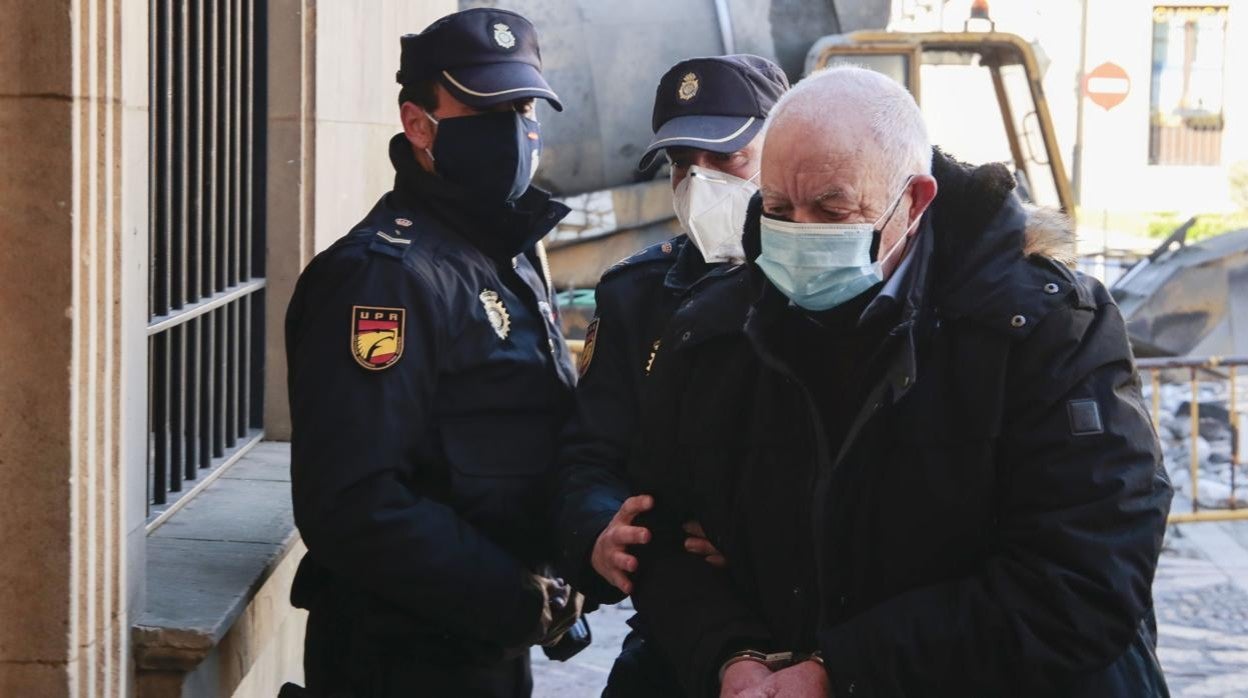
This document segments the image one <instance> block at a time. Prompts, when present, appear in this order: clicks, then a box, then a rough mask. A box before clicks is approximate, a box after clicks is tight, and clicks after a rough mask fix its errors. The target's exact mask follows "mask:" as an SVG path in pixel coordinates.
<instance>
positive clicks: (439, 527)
mask: <svg viewBox="0 0 1248 698" xmlns="http://www.w3.org/2000/svg"><path fill="white" fill-rule="evenodd" d="M391 159H392V160H393V161H394V164H395V167H396V170H397V175H396V178H395V188H394V190H393V191H391V192H390V193H388V194H386V195H385V196H384V197H382V199H381V200H380V201H379V202H378V203H377V205H376V207H374V209H373V210H372V211H371V212H370V213H369V214H368V216H367V217H366V218H365V219H364V220H363V221H361V222H360V223H359V224H358V225H357V226H356V227H355V228H354V229H353V230H352V231H351V232H350V233H348V234H347V235H346V236H345V237H343V238H342V239H340V240H339V241H337V242H336V243H335V244H334V245H333V246H332V247H330V248H329V249H327V250H326V251H324V252H322V253H321V254H319V255H317V256H316V258H315V259H313V261H312V262H311V264H309V265H308V268H307V269H305V270H304V272H303V274H302V275H301V276H300V278H299V282H298V284H297V286H296V289H295V293H294V296H293V298H292V299H291V302H290V307H289V310H288V311H287V318H286V347H287V357H288V362H289V376H288V379H289V380H288V387H289V397H290V408H291V420H292V424H293V435H292V440H291V476H292V490H293V498H294V513H295V523H296V524H297V526H298V528H299V531H300V533H301V534H302V536H303V539H304V541H305V542H306V544H307V546H308V554H307V556H306V557H305V558H304V560H303V562H302V564H301V566H300V569H299V572H298V575H297V578H296V581H295V585H294V589H293V591H292V600H293V602H294V603H295V605H296V606H301V607H304V608H315V607H316V605H317V604H318V603H334V604H336V605H337V609H338V610H339V611H340V612H344V613H347V614H349V616H350V617H353V618H355V619H357V620H358V621H359V623H360V624H361V625H362V626H363V627H365V628H368V627H375V629H376V630H377V632H379V633H380V632H393V633H398V634H401V635H409V636H421V635H428V636H430V637H435V638H438V639H439V641H440V640H441V638H443V637H446V636H450V637H455V638H462V639H464V640H465V641H467V642H468V643H469V644H470V645H471V644H472V643H479V644H477V645H472V646H474V647H477V648H479V649H480V650H481V651H482V652H484V653H489V652H490V651H492V650H491V649H490V648H495V649H497V648H499V647H514V646H517V645H520V644H521V643H522V642H523V641H524V639H525V638H526V637H527V636H529V634H530V633H532V632H533V631H535V629H536V627H537V622H538V618H539V614H540V609H541V605H542V603H543V599H542V595H541V593H540V591H539V590H538V589H537V588H536V586H534V585H533V584H532V583H531V582H530V581H529V579H530V577H529V571H530V570H535V569H538V568H539V566H541V565H543V564H545V563H548V562H551V561H552V560H553V558H554V556H555V550H556V546H555V544H554V541H553V540H552V536H551V532H550V530H549V526H548V521H549V515H548V511H549V506H550V502H549V494H550V483H549V474H550V470H551V468H552V466H553V463H554V461H555V445H556V440H557V436H558V431H559V429H560V428H561V427H562V425H563V424H564V423H565V421H566V420H567V417H568V412H569V410H570V409H571V402H572V391H573V386H574V383H575V374H574V370H573V368H572V365H571V361H570V355H569V353H568V350H567V346H566V345H565V343H564V341H563V338H562V336H561V335H560V333H559V330H558V324H557V319H556V317H555V314H554V312H555V311H554V301H553V297H552V295H551V292H550V290H549V289H548V287H547V284H546V282H545V281H544V279H543V278H542V276H541V274H540V273H539V271H538V270H537V268H535V267H537V266H540V264H539V263H537V261H536V257H535V255H534V247H533V245H534V243H535V241H537V240H538V239H540V238H541V237H542V236H543V235H544V234H545V233H546V232H548V231H549V230H550V229H551V228H552V227H553V226H554V225H555V224H556V223H557V222H558V221H559V220H560V219H561V218H562V217H563V216H564V215H565V214H566V213H567V208H566V207H564V206H563V205H562V204H559V203H555V202H552V201H551V200H550V199H549V196H548V195H546V194H545V193H543V192H540V191H538V190H535V189H530V190H529V191H528V192H526V194H525V195H524V196H523V197H521V199H520V200H519V202H518V203H517V204H516V205H515V206H514V207H511V206H508V207H503V208H501V209H497V210H492V211H491V210H481V207H480V206H479V205H475V204H474V202H473V201H472V200H471V198H470V197H469V196H468V195H466V194H465V193H464V192H463V191H461V190H459V189H457V188H456V187H454V186H453V185H451V184H450V183H448V182H446V181H445V180H442V179H441V178H438V177H435V176H432V175H429V174H427V173H425V172H423V170H420V169H419V168H418V167H417V165H416V163H415V160H414V158H413V157H412V155H411V151H410V147H409V146H408V144H407V142H406V141H404V140H403V139H402V135H401V134H400V135H399V136H396V138H395V140H394V142H393V143H392V145H391Z"/></svg>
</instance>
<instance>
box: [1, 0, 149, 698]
mask: <svg viewBox="0 0 1248 698" xmlns="http://www.w3.org/2000/svg"><path fill="white" fill-rule="evenodd" d="M124 4H128V5H129V6H130V8H135V5H134V3H124ZM122 5H123V2H122V0H95V1H94V2H86V1H85V0H0V17H4V20H3V22H0V241H2V242H0V244H2V245H3V246H2V247H0V299H3V300H2V301H0V531H3V534H2V535H0V560H3V564H0V618H3V619H4V620H3V622H2V623H0V695H5V696H10V695H11V696H116V695H123V694H125V693H126V692H127V691H128V687H129V684H130V678H129V674H130V667H129V664H130V663H129V660H128V653H127V650H126V639H127V638H128V635H129V632H128V631H129V622H128V618H127V614H128V609H129V608H130V607H131V606H132V605H133V604H134V603H135V600H136V597H137V596H138V594H139V585H138V584H134V583H132V582H133V581H134V580H135V576H134V575H132V574H131V573H130V572H129V568H128V565H130V564H138V565H141V560H142V549H141V548H142V542H143V538H142V530H143V516H144V514H143V489H142V487H143V485H142V483H143V482H144V466H143V463H144V457H145V456H144V454H145V441H144V433H145V431H146V429H145V421H146V420H145V416H144V415H145V400H144V397H143V386H144V384H145V378H144V375H143V374H144V372H145V369H144V365H145V361H146V359H145V351H146V350H145V347H146V338H145V332H144V327H145V325H146V305H147V304H146V261H145V260H146V249H147V221H146V219H147V214H146V209H147V203H146V201H147V194H146V191H147V158H146V146H147V55H146V46H147V17H146V12H145V11H144V6H140V7H139V8H138V9H139V11H138V12H135V11H134V9H130V10H129V11H128V12H127V13H126V14H125V16H124V17H123V15H122V10H121V7H122ZM136 486H137V487H138V488H139V489H138V490H137V491H136V490H135V489H134V488H135V487H136ZM136 503H137V504H136ZM136 545H137V547H138V550H134V548H135V547H136Z"/></svg>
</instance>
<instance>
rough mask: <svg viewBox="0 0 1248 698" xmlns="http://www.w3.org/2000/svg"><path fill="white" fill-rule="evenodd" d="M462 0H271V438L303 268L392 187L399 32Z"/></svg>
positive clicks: (282, 396)
mask: <svg viewBox="0 0 1248 698" xmlns="http://www.w3.org/2000/svg"><path fill="white" fill-rule="evenodd" d="M456 7H457V3H456V2H455V0H422V2H408V1H407V0H333V2H320V3H318V2H316V1H315V0H269V124H268V127H269V134H268V138H269V141H268V142H269V153H268V178H269V179H268V192H267V199H268V207H269V208H268V217H267V222H266V225H267V226H268V227H267V234H268V249H269V256H268V267H267V273H266V276H267V277H268V281H267V285H266V287H265V292H266V296H265V303H266V312H267V313H268V315H267V317H268V333H267V335H266V340H265V342H266V346H265V361H266V367H267V368H266V371H265V395H266V396H267V397H266V399H265V405H264V429H265V436H266V437H267V438H269V439H273V440H277V441H286V440H289V439H290V411H289V409H288V406H287V404H286V348H285V337H284V336H283V334H282V323H283V319H284V317H285V314H286V304H287V303H289V302H290V294H291V292H292V291H294V288H295V281H296V280H297V279H298V278H299V272H301V271H303V268H304V267H305V266H307V264H308V262H310V261H312V256H313V255H315V254H316V253H317V252H318V251H320V250H323V249H325V248H326V247H328V246H329V245H331V244H332V243H333V242H334V240H336V239H338V238H339V237H341V236H343V235H345V234H346V233H347V231H348V230H350V228H351V226H352V225H354V224H355V223H356V222H357V221H359V220H360V219H361V218H363V217H364V214H366V213H368V211H369V209H371V208H372V206H373V204H374V203H375V202H376V201H377V199H378V197H380V196H381V195H382V194H384V193H385V192H386V191H387V190H389V189H390V187H391V184H392V182H393V181H394V171H393V170H392V169H391V167H390V160H389V154H388V150H387V146H388V143H389V141H390V137H391V136H393V135H394V134H396V133H398V132H399V131H400V130H401V129H402V127H401V126H400V124H399V106H398V101H397V98H398V95H399V86H398V85H397V84H395V82H394V73H395V71H396V70H398V62H399V37H400V36H401V35H403V34H408V33H414V32H419V31H420V30H422V29H424V28H425V27H426V26H428V25H429V24H431V23H432V22H433V21H434V20H435V19H438V18H439V17H442V16H443V15H448V14H450V13H452V12H454V11H455V9H456Z"/></svg>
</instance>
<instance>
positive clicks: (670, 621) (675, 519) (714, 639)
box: [633, 494, 790, 696]
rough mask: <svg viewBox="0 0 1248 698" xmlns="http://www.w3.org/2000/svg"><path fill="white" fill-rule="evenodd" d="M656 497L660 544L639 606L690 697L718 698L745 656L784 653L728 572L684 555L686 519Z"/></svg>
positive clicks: (638, 594)
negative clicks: (745, 652) (736, 661)
mask: <svg viewBox="0 0 1248 698" xmlns="http://www.w3.org/2000/svg"><path fill="white" fill-rule="evenodd" d="M664 499H665V498H664V497H663V496H662V495H661V494H660V495H658V496H656V505H655V509H654V510H653V512H652V515H651V516H649V517H647V522H646V523H647V525H648V526H649V527H650V529H651V531H653V532H654V537H653V539H652V541H651V542H650V544H649V545H647V546H646V548H647V550H646V552H645V554H644V556H643V557H642V559H641V560H640V570H639V571H638V574H637V584H636V586H635V587H634V589H633V604H634V605H635V606H636V607H637V611H638V613H639V614H640V615H641V618H642V620H643V622H644V623H645V627H646V630H647V639H648V640H650V641H653V642H655V643H656V644H657V645H658V646H659V649H660V651H661V653H662V654H663V656H665V657H666V658H667V660H668V662H669V663H670V665H671V666H672V668H673V669H674V670H675V672H676V676H677V678H678V680H679V681H680V683H681V685H682V686H683V687H684V689H685V692H686V694H687V695H689V696H715V695H718V691H719V668H720V666H721V665H722V664H723V662H724V660H725V659H727V658H728V655H730V654H732V653H733V652H736V651H739V650H742V649H754V650H759V651H764V652H769V651H774V650H781V649H790V648H783V647H776V646H775V642H774V640H773V639H772V636H771V632H770V630H769V629H768V628H767V625H766V624H765V623H764V622H763V621H762V619H761V618H760V617H759V616H758V614H757V613H756V612H755V611H754V609H753V608H752V607H750V605H749V604H747V603H745V602H744V601H743V600H742V599H741V598H740V596H739V595H738V593H737V591H736V589H735V587H734V586H733V583H732V580H731V579H730V578H729V576H728V572H727V571H726V570H722V569H716V568H715V567H712V566H711V565H709V564H707V563H706V561H705V560H704V559H703V558H702V557H701V556H700V555H692V554H690V553H689V552H687V551H686V550H685V549H684V546H683V541H684V538H685V535H684V532H683V531H682V530H681V524H680V518H681V517H679V516H674V515H672V512H671V510H670V507H665V506H664V505H663V503H662V502H663V501H664Z"/></svg>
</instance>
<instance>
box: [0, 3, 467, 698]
mask: <svg viewBox="0 0 1248 698" xmlns="http://www.w3.org/2000/svg"><path fill="white" fill-rule="evenodd" d="M455 9H456V3H455V2H454V1H453V0H422V1H421V2H408V1H406V0H333V1H332V2H316V1H315V0H149V1H146V2H145V1H142V0H136V1H132V0H101V1H97V2H86V1H85V0H52V1H48V0H14V1H13V2H8V3H5V5H4V20H3V22H0V86H2V87H0V240H3V242H4V248H3V252H0V298H2V299H3V300H2V302H0V327H2V328H3V330H4V331H3V332H0V425H2V426H0V531H3V532H4V533H3V535H0V560H2V561H3V562H2V563H0V618H3V622H0V695H3V696H125V695H139V696H218V695H240V696H272V695H276V693H277V689H278V687H279V686H280V685H281V683H282V682H283V681H285V680H298V679H299V678H300V675H301V667H300V665H299V661H300V657H301V650H302V633H303V618H302V615H301V613H300V612H297V611H296V610H295V609H293V608H292V607H291V606H290V605H289V603H288V602H287V595H288V593H289V585H290V579H291V575H292V573H293V570H294V565H295V563H296V562H297V561H298V557H299V555H301V553H302V545H301V543H300V542H299V540H298V537H297V535H296V534H295V532H294V529H293V523H292V520H291V515H290V503H289V502H290V498H289V483H288V470H289V467H288V463H287V456H286V453H287V450H286V449H285V447H284V445H283V444H281V443H280V442H281V441H283V440H286V439H288V438H289V431H290V426H289V420H288V418H287V414H286V397H285V395H286V391H285V366H284V351H283V348H282V322H283V314H284V312H285V306H286V301H287V299H288V298H289V295H290V292H291V290H292V288H293V285H294V282H295V279H296V278H297V276H298V273H299V271H300V270H301V269H302V268H303V266H304V265H305V264H306V263H307V262H308V261H309V260H310V259H311V257H312V255H313V254H315V252H316V251H318V250H320V249H323V248H324V247H325V246H327V245H328V244H329V243H330V242H332V241H333V240H334V239H336V238H337V237H339V236H340V235H342V234H343V233H345V232H346V231H347V229H348V228H349V227H350V226H351V225H352V224H354V223H355V222H356V220H357V219H358V218H359V217H360V216H361V215H363V213H364V212H366V211H367V210H368V209H369V208H370V207H371V206H372V204H373V203H374V201H375V200H376V198H377V197H378V196H379V195H380V194H382V193H383V192H385V191H386V190H388V189H389V187H390V183H391V180H392V176H393V173H392V170H391V168H390V166H389V163H388V161H387V159H386V153H387V150H386V143H387V141H388V139H389V138H390V136H391V135H393V134H394V133H395V132H396V131H397V130H398V129H399V127H398V119H397V105H396V101H395V98H396V95H397V93H398V88H397V85H395V84H394V82H393V77H394V71H395V66H396V65H397V62H398V46H399V44H398V41H397V38H398V35H399V34H401V33H403V32H407V31H419V30H421V29H422V28H424V27H425V26H426V25H427V24H429V22H431V21H432V20H434V19H436V18H437V17H439V16H442V15H444V14H447V13H450V12H453V11H454V10H455Z"/></svg>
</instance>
